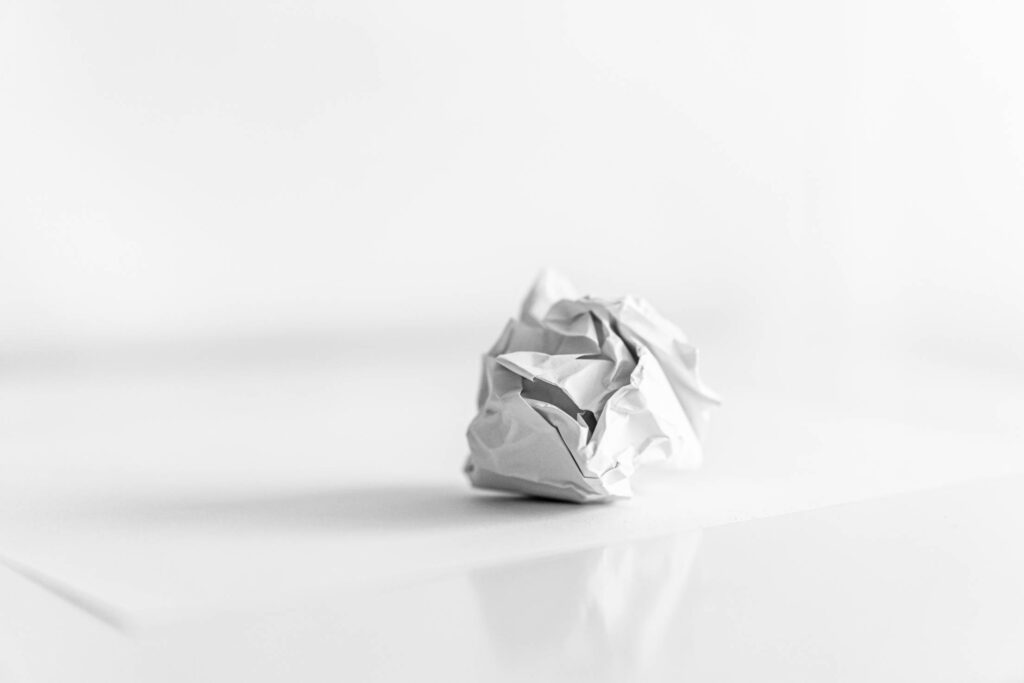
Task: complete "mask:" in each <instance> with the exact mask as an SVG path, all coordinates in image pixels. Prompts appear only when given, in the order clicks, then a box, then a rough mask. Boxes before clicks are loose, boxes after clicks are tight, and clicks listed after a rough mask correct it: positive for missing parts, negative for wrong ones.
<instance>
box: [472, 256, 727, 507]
mask: <svg viewBox="0 0 1024 683" xmlns="http://www.w3.org/2000/svg"><path fill="white" fill-rule="evenodd" d="M717 403H718V399H717V398H716V396H715V395H714V394H713V393H712V392H711V391H710V390H708V388H707V387H705V386H704V385H703V383H702V382H701V381H700V378H699V376H698V374H697V349H696V348H694V347H693V346H692V345H690V344H689V343H688V342H687V341H686V336H685V335H684V334H683V333H682V331H681V330H680V329H679V328H678V327H676V326H675V325H673V324H672V323H671V322H669V321H668V320H666V319H665V318H663V317H662V316H661V315H659V314H658V312H657V311H656V310H655V309H654V307H653V306H651V305H650V304H649V303H647V302H646V301H644V300H643V299H637V298H634V297H629V296H627V297H623V298H620V299H598V298H594V297H589V296H583V297H581V296H580V295H579V294H578V293H577V291H576V289H575V288H574V287H573V286H572V285H571V284H570V283H569V282H568V281H567V280H565V278H563V277H561V276H560V275H558V274H556V273H553V272H551V271H545V272H543V273H541V275H540V277H539V278H538V279H537V282H536V283H535V284H534V286H533V288H532V289H531V290H530V293H529V294H528V295H527V296H526V299H525V300H524V301H523V306H522V310H521V311H520V315H519V319H517V320H510V321H509V323H508V325H506V327H505V330H504V332H502V334H501V337H499V339H498V341H497V342H496V343H495V344H494V347H493V348H492V349H491V350H490V351H489V352H488V353H487V354H486V356H484V361H483V377H482V380H481V385H480V393H479V396H478V400H477V407H478V409H479V413H478V414H477V416H476V418H474V420H473V421H472V423H470V426H469V430H468V432H467V438H468V441H469V449H470V455H469V459H468V460H467V462H466V467H465V470H466V474H467V475H468V477H469V479H470V481H471V482H472V483H473V485H474V486H477V487H479V488H487V489H499V490H505V491H513V492H518V493H526V494H530V495H535V496H541V497H545V498H556V499H561V500H569V501H574V502H579V503H588V502H599V501H607V500H613V499H615V498H628V497H629V496H631V495H632V490H631V488H630V483H629V480H630V477H631V476H632V474H633V472H634V471H635V469H636V467H637V466H638V465H640V464H642V463H644V462H650V461H655V460H663V461H667V462H669V463H671V464H674V465H676V466H678V467H683V468H696V467H698V466H699V465H700V463H701V458H702V454H701V445H700V437H701V434H702V432H703V430H704V427H705V426H706V424H707V422H708V417H709V413H710V409H711V407H712V406H714V405H717Z"/></svg>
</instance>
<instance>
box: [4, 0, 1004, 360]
mask: <svg viewBox="0 0 1024 683" xmlns="http://www.w3.org/2000/svg"><path fill="white" fill-rule="evenodd" d="M1022 18H1024V16H1022V12H1021V10H1020V9H1019V8H1018V6H1017V5H1015V4H1013V3H995V2H991V3H990V2H976V1H974V0H970V1H968V0H963V1H955V2H943V3H940V2H933V1H931V0H929V1H924V0H900V1H899V2H888V1H886V2H881V1H877V0H872V1H869V2H861V1H857V2H837V3H818V2H809V1H808V2H796V1H793V0H788V1H785V2H781V3H760V2H749V1H731V2H725V3H721V2H719V3H676V2H668V1H665V0H640V1H639V2H637V1H633V2H628V3H627V2H623V1H611V0H597V1H594V0H587V1H582V0H580V1H570V2H555V3H552V2H521V3H480V2H468V1H467V2H432V3H425V2H408V1H405V2H403V1H386V2H379V1H376V0H374V1H372V2H371V1H368V0H358V1H352V2H321V1H316V0H311V1H308V2H291V1H288V0H280V1H277V2H231V1H230V0H215V1H213V2H209V1H204V2H173V3H172V2H164V3H136V2H128V1H122V2H119V1H117V0H101V1H99V2H93V3H86V4H83V3H74V2H54V1H50V0H31V1H29V0H6V2H4V3H2V4H0V98H2V107H0V150H2V151H0V188H2V189H0V331H2V334H0V344H2V346H0V351H2V350H5V349H6V351H7V352H9V353H18V352H21V351H24V350H26V349H32V348H34V347H36V346H38V345H40V344H58V345H71V346H74V345H76V344H81V343H86V342H88V343H93V342H95V341H97V340H101V341H105V340H124V339H130V340H135V341H138V340H151V339H166V338H179V337H185V338H188V337H196V336H199V337H202V336H204V335H207V336H208V335H211V334H213V335H217V334H237V333H239V332H240V333H242V334H247V333H249V332H251V331H256V332H262V331H265V330H267V329H288V330H308V329H321V328H329V329H337V328H352V329H358V330H361V329H367V328H373V327H377V326H384V327H387V328H392V327H399V328H404V327H419V326H426V327H435V326H443V327H446V328H449V329H451V328H453V327H454V328H455V329H457V328H458V326H460V325H466V326H471V325H474V326H478V327H480V328H483V327H486V328H487V329H488V330H493V333H494V334H496V333H497V331H498V329H499V328H500V325H501V322H502V319H503V318H504V317H505V316H506V315H507V314H508V313H510V312H511V311H512V310H513V307H514V305H515V302H516V300H517V299H518V297H519V296H520V295H521V293H522V292H523V291H524V290H525V288H526V286H527V285H528V283H529V280H530V279H531V278H532V276H533V274H534V272H535V271H536V270H537V268H539V267H540V266H542V265H554V266H557V267H559V268H561V269H563V270H564V271H566V272H567V273H568V274H569V275H570V276H571V277H573V278H574V279H576V280H577V281H578V283H579V284H580V286H581V287H582V288H583V289H584V290H587V291H591V292H592V293H595V294H604V295H614V294H618V293H623V292H631V293H636V294H641V295H645V296H647V297H649V298H650V299H652V300H653V301H654V302H655V303H656V304H657V305H659V307H660V308H662V309H663V310H664V311H665V312H666V313H667V314H669V315H670V316H671V317H674V318H676V319H678V320H679V321H680V322H681V323H682V324H683V326H684V327H687V328H689V329H691V330H695V333H696V336H697V339H698V341H700V333H701V332H702V330H709V329H712V328H715V329H716V331H719V332H724V333H726V334H730V335H733V336H736V337H739V338H742V339H743V340H744V343H745V344H748V345H749V346H748V348H749V349H760V350H766V351H764V352H766V353H771V352H776V351H778V352H782V351H784V350H786V349H790V350H795V351H799V350H800V349H801V348H802V347H804V346H807V345H817V344H821V343H826V342H829V341H833V342H834V341H836V340H840V339H843V338H852V339H854V340H855V343H856V344H857V345H871V346H874V347H876V348H879V347H881V348H885V347H887V346H900V347H901V348H911V349H915V348H916V349H920V348H933V347H934V348H935V349H939V350H941V351H943V352H944V353H946V352H949V353H953V354H955V355H963V356H964V357H965V358H968V357H970V356H974V357H976V358H982V359H988V360H993V359H994V360H995V361H996V362H998V363H1000V364H1001V367H1002V366H1005V363H1006V362H1007V361H1020V360H1021V359H1022V355H1021V352H1019V351H1017V350H1016V345H1015V343H1013V342H1012V340H1013V338H1016V339H1018V340H1019V339H1020V337H1021V335H1022V333H1024V316H1022V313H1021V309H1022V303H1021V302H1022V301H1024V278H1022V277H1021V276H1020V274H1019V268H1018V260H1019V258H1020V257H1021V254H1022V253H1024V250H1022V246H1024V245H1022V242H1024V237H1022V236H1021V231H1020V227H1021V226H1022V225H1024V220H1022V219H1024V203H1022V196H1024V195H1022V193H1021V187H1022V183H1021V180H1022V152H1024V137H1022V135H1024V78H1021V75H1022V73H1021V72H1022V69H1021V66H1020V65H1021V64H1024V43H1022V42H1021V41H1020V36H1019V29H1020V26H1021V25H1022ZM488 334H490V333H488Z"/></svg>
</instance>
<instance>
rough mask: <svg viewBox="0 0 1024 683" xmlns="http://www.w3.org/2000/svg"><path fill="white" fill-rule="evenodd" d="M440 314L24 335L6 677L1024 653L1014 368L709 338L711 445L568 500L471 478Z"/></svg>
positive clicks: (4, 510) (5, 411) (962, 658)
mask: <svg viewBox="0 0 1024 683" xmlns="http://www.w3.org/2000/svg"><path fill="white" fill-rule="evenodd" d="M453 339H454V338H453V337H451V336H449V337H441V336H438V335H434V336H432V335H430V334H429V333H426V332H424V333H422V334H421V335H420V336H419V337H416V338H414V339H410V338H409V335H395V336H394V337H393V338H377V339H370V338H368V339H353V338H351V337H350V336H346V337H344V338H336V337H334V336H332V335H329V334H328V335H324V336H321V337H308V338H306V337H303V338H286V339H283V340H263V341H262V342H259V343H243V342H224V343H221V344H213V345H205V346H203V345H198V346H197V345H193V346H188V345H184V346H181V347H177V346H168V347H164V348H154V347H139V348H121V349H114V350H109V351H104V350H93V351H91V352H76V353H74V354H70V353H58V352H52V353H40V354H36V355H33V354H27V355H22V356H17V357H13V358H8V359H6V360H7V362H6V363H5V364H4V365H3V366H2V381H0V415H2V416H3V417H2V418H0V419H2V420H3V429H2V431H0V454H2V456H0V465H2V467H3V477H2V478H0V522H2V523H0V557H2V559H3V565H4V566H3V567H0V594H2V600H0V602H2V603H3V604H4V605H5V608H4V610H3V616H2V618H0V638H3V640H4V641H5V642H7V643H9V645H7V646H5V647H4V648H3V649H0V652H2V653H3V654H2V655H0V681H6V680H14V681H20V680H29V681H51V680H52V681H66V680H103V681H118V680H126V681H127V680H243V679H244V680H247V681H261V680H338V679H339V678H340V679H342V680H369V679H387V678H394V677H403V678H408V677H411V676H412V675H413V674H416V675H420V676H423V677H425V678H427V679H431V678H437V677H439V676H441V675H445V676H447V677H448V678H450V679H454V680H486V679H493V678H495V677H499V674H500V676H504V677H508V678H512V679H515V678H527V677H528V678H532V679H538V678H540V679H552V680H553V679H556V678H558V679H565V678H569V679H577V678H578V679H587V680H605V679H608V680H611V679H619V680H622V679H627V680H630V679H632V680H635V679H637V678H649V679H669V678H672V679H674V680H678V678H679V676H680V675H687V676H690V677H691V680H737V678H740V679H742V678H752V677H754V676H760V677H761V678H762V679H763V678H764V676H762V675H761V674H770V678H771V679H787V680H879V679H885V680H905V679H906V678H908V677H910V678H924V679H930V680H935V679H942V680H965V679H976V680H1020V678H1021V676H1022V675H1024V669H1022V657H1021V656H1020V654H1019V652H1018V649H1019V642H1020V636H1021V634H1022V632H1024V622H1022V621H1021V619H1020V615H1021V614H1022V613H1024V612H1022V610H1021V609H1020V608H1021V606H1022V604H1021V603H1022V602H1024V590H1022V589H1021V588H1020V582H1019V581H1018V580H1017V579H1016V576H1018V575H1024V572H1022V571H1021V569H1024V567H1022V565H1024V553H1022V552H1021V551H1020V550H1019V547H1020V543H1019V540H1017V539H1019V538H1021V537H1024V535H1022V534H1021V533H1020V532H1021V530H1022V529H1021V525H1022V524H1024V503H1022V502H1021V501H1022V500H1024V496H1022V495H1021V494H1022V493H1024V478H1022V477H1021V476H1018V475H1021V474H1024V458H1022V457H1021V454H1020V450H1021V449H1020V445H1021V443H1022V441H1021V438H1020V437H1021V432H1022V428H1021V427H1020V426H1019V425H1018V424H1017V423H1018V419H1017V418H1018V416H1019V415H1020V414H1021V412H1020V409H1021V407H1022V403H1024V397H1022V396H1021V395H1020V393H1021V392H1019V391H1018V389H1017V382H1016V380H1015V378H1014V377H1007V376H1004V375H1002V374H1000V373H997V372H990V371H988V370H986V369H985V368H984V367H977V368H974V367H959V366H956V365H954V364H950V363H948V362H944V361H943V360H942V359H933V360H931V361H927V360H922V359H920V358H916V359H915V358H889V359H887V360H886V361H885V362H884V363H880V362H878V361H877V359H875V358H873V357H869V356H866V355H860V356H858V355H857V354H856V353H853V354H848V355H846V356H844V357H843V361H842V362H840V363H836V359H835V357H834V356H826V355H823V356H822V357H821V358H819V359H809V360H808V363H807V364H806V365H805V366H804V367H802V368H792V369H790V371H788V373H786V374H785V375H783V374H781V373H780V374H779V375H778V376H774V375H771V374H770V373H764V372H759V371H757V369H756V367H755V366H754V365H752V364H750V363H749V362H746V361H745V360H744V359H743V358H738V357H735V356H730V355H729V354H730V353H732V352H731V351H730V348H731V347H730V346H729V344H728V343H727V340H720V343H719V344H718V345H717V348H718V349H721V351H720V352H719V353H718V355H717V356H714V355H712V357H711V358H710V359H709V363H708V370H709V371H708V373H707V377H708V379H709V382H710V383H712V385H713V386H715V387H716V388H717V389H719V390H720V391H721V393H722V394H723V395H724V396H725V397H726V400H727V402H726V405H725V407H724V408H723V409H722V410H721V411H720V413H719V414H718V415H716V419H715V423H714V429H713V433H712V434H711V437H710V439H709V443H708V462H707V464H706V466H705V467H704V468H703V469H702V470H701V471H700V472H697V473H667V472H660V471H657V470H651V471H647V472H645V473H644V474H643V476H641V477H640V478H639V481H638V485H637V496H636V498H634V499H633V500H630V501H625V502H623V503H618V504H615V505H605V506H596V507H579V506H574V505H566V504H556V503H548V502H541V501H529V500H521V499H516V498H511V497H505V496H499V495H489V494H484V493H479V492H474V491H472V490H470V489H469V488H468V487H467V486H466V484H465V482H464V481H463V480H462V476H461V473H460V466H461V463H462V459H463V457H464V453H465V447H464V444H463V440H462V432H463V429H464V427H465V424H466V422H467V421H468V419H469V418H470V417H471V415H472V410H473V406H472V400H473V396H474V390H475V381H476V378H475V375H476V371H477V367H476V353H477V351H478V350H479V349H478V348H477V347H478V346H480V344H479V340H476V339H469V340H466V341H453ZM711 347H712V348H716V346H715V345H714V344H712V345H711ZM837 366H838V367H840V368H841V369H840V370H839V371H832V372H828V373H825V375H824V376H823V375H822V373H821V372H819V370H820V369H821V368H835V367H837ZM751 368H754V369H751ZM712 370H713V371H714V373H712V372H711V371H712ZM783 377H784V378H785V381H779V380H780V378H783ZM971 482H974V483H971ZM915 491H916V492H918V493H914V492H915ZM852 501H860V502H856V503H855V504H852V505H848V506H844V507H838V508H837V507H834V506H835V505H836V504H838V503H849V502H852ZM786 513H794V514H786ZM780 515H784V516H780ZM1015 645H1017V646H1018V647H1017V648H1015V647H1014V646H1015ZM1014 677H1016V678H1014Z"/></svg>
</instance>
